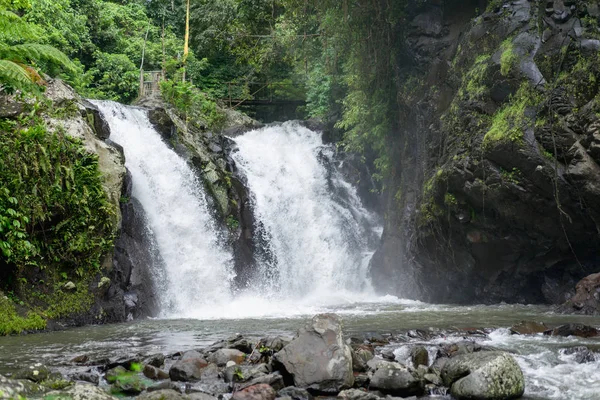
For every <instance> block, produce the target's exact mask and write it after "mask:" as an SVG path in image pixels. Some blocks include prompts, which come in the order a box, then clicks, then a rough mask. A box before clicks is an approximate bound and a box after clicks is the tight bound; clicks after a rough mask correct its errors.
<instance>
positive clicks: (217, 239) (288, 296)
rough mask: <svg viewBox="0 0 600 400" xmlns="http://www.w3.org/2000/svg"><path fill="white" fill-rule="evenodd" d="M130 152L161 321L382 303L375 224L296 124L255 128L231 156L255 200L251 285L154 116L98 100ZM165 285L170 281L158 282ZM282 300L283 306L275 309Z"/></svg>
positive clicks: (316, 138) (318, 143)
mask: <svg viewBox="0 0 600 400" xmlns="http://www.w3.org/2000/svg"><path fill="white" fill-rule="evenodd" d="M94 104H96V105H97V106H98V107H99V109H100V111H101V112H102V114H103V115H104V117H105V118H106V120H107V122H108V123H109V125H110V128H111V137H110V139H111V140H113V141H114V142H116V143H118V144H120V145H121V146H123V149H124V152H125V158H126V166H127V168H128V169H129V171H130V172H131V175H132V179H133V196H134V197H136V198H137V199H138V200H139V201H140V203H141V204H142V206H143V208H144V210H145V212H146V215H147V218H148V225H149V226H148V228H149V229H151V230H152V232H153V234H154V236H155V238H156V242H157V246H158V251H159V252H160V255H161V257H162V259H163V260H164V268H165V270H164V271H162V273H155V274H154V276H155V277H156V279H158V280H160V279H164V280H165V282H160V281H159V282H156V286H157V287H158V288H159V293H158V295H159V298H160V299H161V301H160V304H161V316H162V317H165V318H198V319H218V318H251V317H263V316H268V317H274V316H290V315H299V314H312V313H315V312H319V311H322V310H327V309H330V308H329V307H332V306H333V307H334V308H335V307H336V306H338V305H341V304H352V303H356V302H360V301H378V300H379V299H378V298H376V297H374V296H373V295H372V292H371V285H370V283H369V278H368V262H369V260H370V258H371V256H372V254H373V250H372V249H371V248H370V246H369V239H370V238H371V239H372V238H373V237H374V236H378V235H379V234H380V230H379V229H378V227H377V226H376V221H375V218H374V216H373V215H372V214H370V213H369V212H368V211H367V210H366V209H365V208H364V207H363V206H362V204H361V202H360V199H359V198H358V195H357V193H356V191H355V189H354V188H353V187H352V185H350V184H349V183H347V182H345V181H344V180H343V178H342V177H341V174H340V173H339V172H338V171H337V169H336V168H329V169H328V168H327V166H331V164H332V163H333V156H334V149H333V148H332V147H331V146H325V145H323V143H322V139H321V135H320V134H318V133H315V132H312V131H310V130H308V129H306V128H304V127H302V126H300V125H298V124H297V123H291V122H289V123H285V124H282V125H279V126H273V127H268V128H264V129H260V130H256V131H251V132H248V133H246V134H245V135H243V136H240V137H238V138H236V139H235V141H236V143H237V146H238V149H237V151H236V152H235V153H234V154H233V158H234V160H235V161H236V163H237V165H238V167H239V169H240V170H241V172H242V174H243V175H244V176H245V177H246V179H247V183H248V186H249V190H250V192H251V194H252V198H253V203H254V204H253V206H254V212H255V217H256V219H257V220H258V221H259V222H260V223H259V232H258V233H259V235H261V236H262V239H263V240H262V243H263V244H264V246H265V249H263V252H262V253H263V255H265V257H263V259H262V260H260V262H259V265H258V271H254V273H253V274H252V275H253V279H252V281H251V282H249V284H248V287H247V288H245V289H242V290H237V291H236V290H235V289H234V288H233V278H234V273H233V260H232V259H233V257H232V251H231V249H230V248H228V247H225V246H224V245H223V243H226V240H225V238H224V235H223V233H222V232H221V231H220V230H219V229H218V228H217V225H216V223H215V221H214V219H213V217H212V215H211V212H210V209H209V207H208V204H207V202H206V199H205V194H204V190H203V188H202V185H201V184H200V182H198V178H197V176H196V175H195V173H194V171H193V170H192V168H190V166H189V165H188V164H187V162H186V161H185V160H184V159H183V158H181V157H180V156H179V155H177V154H176V153H175V152H174V151H173V150H172V149H170V148H169V147H168V146H167V144H166V143H165V142H163V140H162V138H161V136H160V134H159V133H158V132H157V131H156V130H155V129H154V127H153V126H152V124H151V123H150V121H149V120H148V116H147V111H146V110H143V109H141V108H135V107H129V106H124V105H121V104H118V103H115V102H110V101H94ZM161 277H164V278H161ZM273 300H277V301H273Z"/></svg>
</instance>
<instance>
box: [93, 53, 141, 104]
mask: <svg viewBox="0 0 600 400" xmlns="http://www.w3.org/2000/svg"><path fill="white" fill-rule="evenodd" d="M90 72H91V74H92V75H93V76H94V78H95V84H96V89H95V90H93V93H94V95H95V97H100V98H104V99H110V100H116V101H122V102H126V103H127V102H130V101H132V100H134V99H135V98H136V97H137V94H138V89H139V71H138V69H137V68H136V66H135V65H134V64H133V62H132V61H131V60H130V59H129V58H128V57H127V56H126V55H125V54H109V53H98V54H97V58H96V64H95V66H94V67H93V68H92V69H91V70H90Z"/></svg>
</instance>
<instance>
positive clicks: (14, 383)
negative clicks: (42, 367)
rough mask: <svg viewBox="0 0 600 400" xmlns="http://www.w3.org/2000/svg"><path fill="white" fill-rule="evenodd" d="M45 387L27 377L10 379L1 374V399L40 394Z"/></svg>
mask: <svg viewBox="0 0 600 400" xmlns="http://www.w3.org/2000/svg"><path fill="white" fill-rule="evenodd" d="M44 392H45V389H44V387H42V386H40V385H38V384H37V383H34V382H31V381H30V380H27V379H9V378H6V377H4V376H2V375H0V399H4V398H8V399H12V398H15V399H18V398H20V397H24V398H26V397H33V396H36V397H37V396H40V395H42V394H43V393H44Z"/></svg>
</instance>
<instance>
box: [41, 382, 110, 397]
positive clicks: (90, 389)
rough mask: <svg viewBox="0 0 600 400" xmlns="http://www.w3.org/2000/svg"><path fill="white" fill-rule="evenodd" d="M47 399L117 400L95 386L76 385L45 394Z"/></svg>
mask: <svg viewBox="0 0 600 400" xmlns="http://www.w3.org/2000/svg"><path fill="white" fill-rule="evenodd" d="M46 398H49V399H69V400H117V398H116V397H114V396H111V395H110V394H108V393H106V392H105V391H104V390H102V389H100V388H99V387H97V386H94V385H90V384H86V383H76V384H75V385H73V386H71V387H70V388H69V389H67V390H60V391H58V390H57V391H53V392H49V393H47V394H46Z"/></svg>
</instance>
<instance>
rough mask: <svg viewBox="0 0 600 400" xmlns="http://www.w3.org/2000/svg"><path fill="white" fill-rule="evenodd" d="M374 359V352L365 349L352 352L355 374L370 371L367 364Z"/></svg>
mask: <svg viewBox="0 0 600 400" xmlns="http://www.w3.org/2000/svg"><path fill="white" fill-rule="evenodd" d="M373 357H374V355H373V352H372V351H371V350H369V349H367V348H365V347H358V348H356V349H355V350H352V370H353V371H354V372H366V371H367V370H368V369H369V366H368V364H367V363H368V362H369V361H370V360H371V359H372V358H373Z"/></svg>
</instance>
